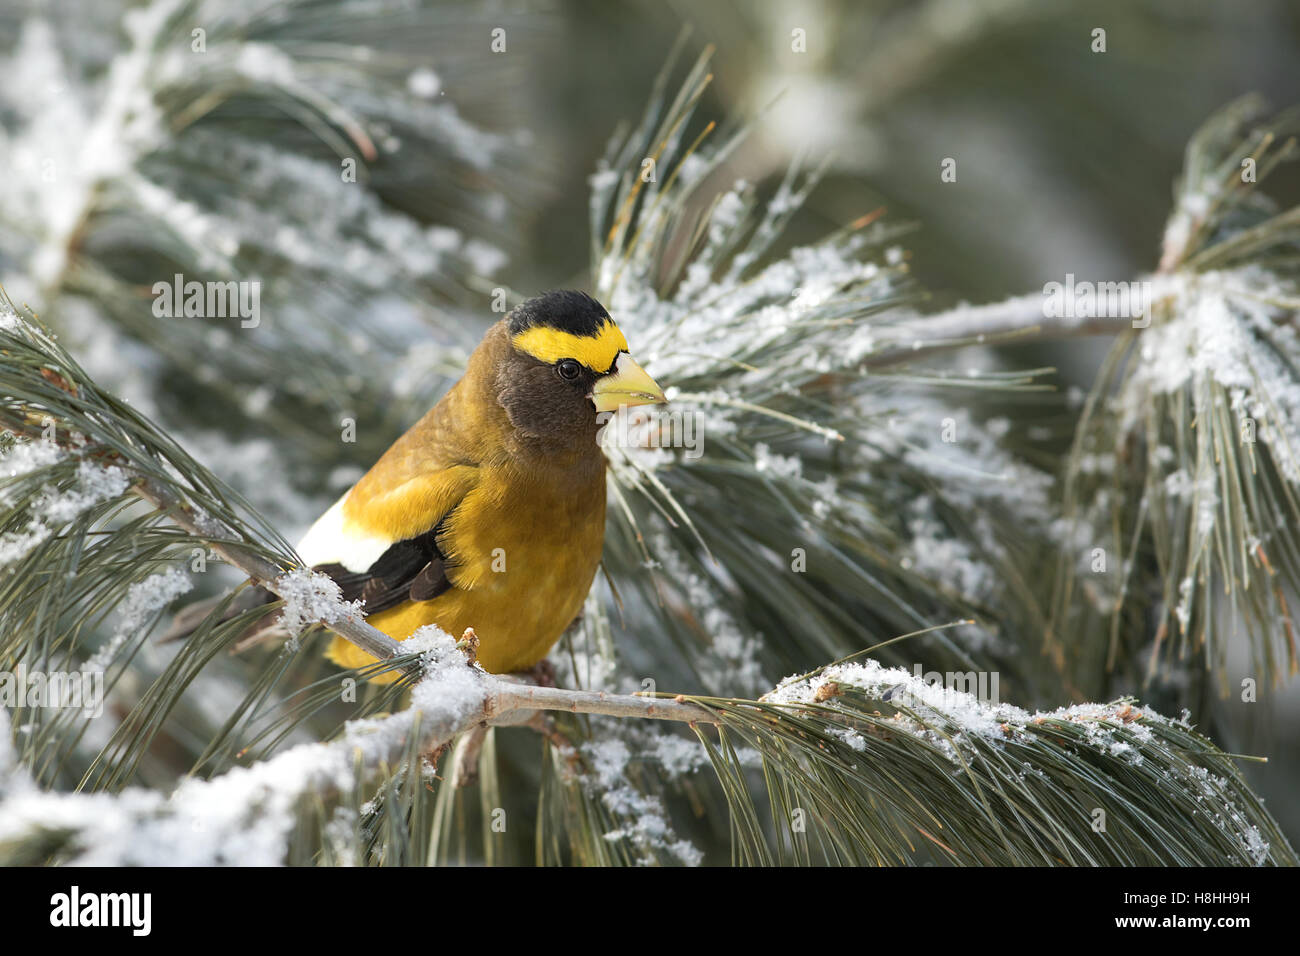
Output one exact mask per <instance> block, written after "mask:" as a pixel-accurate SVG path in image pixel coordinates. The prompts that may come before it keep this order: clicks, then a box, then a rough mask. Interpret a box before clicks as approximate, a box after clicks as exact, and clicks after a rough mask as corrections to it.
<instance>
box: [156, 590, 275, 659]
mask: <svg viewBox="0 0 1300 956" xmlns="http://www.w3.org/2000/svg"><path fill="white" fill-rule="evenodd" d="M275 600H278V599H277V598H276V596H275V595H274V594H273V593H271V592H270V591H268V590H267V589H266V588H264V587H257V586H254V587H245V588H243V589H241V590H240V591H239V592H238V593H237V594H236V595H235V596H234V597H233V598H231V597H230V596H229V595H227V594H218V595H217V596H216V597H210V598H206V599H204V600H202V601H195V602H194V603H193V604H187V605H186V606H185V607H183V608H181V609H180V610H179V611H177V612H176V616H175V617H173V618H172V623H171V626H170V627H168V628H167V630H166V631H164V632H163V634H162V635H161V636H160V637H159V638H158V640H159V642H160V643H166V642H168V641H183V640H185V638H187V637H189V636H190V635H191V634H193V633H194V632H195V631H197V630H198V629H199V626H200V625H202V624H203V622H204V621H205V620H207V618H208V616H209V615H210V614H212V613H213V612H214V611H216V610H217V608H219V607H221V605H222V604H223V603H226V602H227V601H229V603H228V604H227V605H226V608H225V610H224V611H222V612H221V616H220V617H219V618H218V619H217V621H216V623H218V624H221V623H224V622H226V621H231V620H234V619H235V618H237V617H239V616H240V615H241V614H247V613H248V612H249V611H252V610H254V609H256V608H259V607H264V606H265V605H267V604H270V603H271V602H272V601H275ZM279 624H280V615H278V614H265V615H263V616H261V617H259V618H258V619H257V620H255V621H254V622H253V623H252V624H250V625H248V627H247V628H245V629H244V630H243V632H241V633H240V635H239V637H238V638H237V639H236V642H235V650H243V649H244V648H245V647H248V646H249V645H251V644H254V643H256V642H258V641H261V640H265V639H266V638H269V637H272V636H275V635H276V634H277V633H278V632H279V630H282V629H280V628H279Z"/></svg>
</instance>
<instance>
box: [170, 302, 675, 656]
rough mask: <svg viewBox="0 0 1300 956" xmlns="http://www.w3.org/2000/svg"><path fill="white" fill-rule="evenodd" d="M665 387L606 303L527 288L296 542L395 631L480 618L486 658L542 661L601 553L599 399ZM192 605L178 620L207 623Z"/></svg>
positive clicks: (610, 400) (336, 646)
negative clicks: (444, 385)
mask: <svg viewBox="0 0 1300 956" xmlns="http://www.w3.org/2000/svg"><path fill="white" fill-rule="evenodd" d="M663 401H665V398H664V394H663V391H662V390H661V389H660V388H659V386H658V385H656V384H655V382H654V380H653V379H651V378H650V376H649V375H647V374H646V372H645V371H644V370H643V369H642V368H641V367H640V366H639V365H637V363H636V362H634V361H633V360H632V356H631V355H629V354H628V346H627V340H626V339H625V338H624V337H623V333H622V332H621V331H619V328H618V326H617V325H615V324H614V320H613V319H612V318H611V317H610V315H609V313H608V312H606V311H605V309H604V307H603V306H601V304H600V303H599V302H597V301H596V300H595V299H593V298H592V297H591V296H589V295H586V294H584V293H582V292H572V291H560V292H548V293H546V294H544V295H539V296H537V297H535V298H532V299H529V300H527V301H526V302H524V303H522V304H521V305H519V306H517V307H516V308H515V309H514V310H513V311H512V312H511V313H510V314H509V315H507V316H506V317H505V318H504V319H502V320H501V321H500V322H498V323H496V324H495V325H493V326H492V327H491V328H490V329H488V331H487V334H486V335H484V336H483V341H482V342H481V343H480V344H479V346H478V348H476V349H475V350H474V352H473V353H472V354H471V355H470V357H469V363H468V366H467V368H466V370H465V375H464V377H462V378H461V379H460V381H458V382H457V383H456V384H455V385H453V386H452V387H451V389H450V390H449V391H448V392H447V394H446V395H444V396H443V397H442V399H441V400H440V401H439V402H438V403H437V404H436V405H435V406H434V407H433V409H432V410H431V411H430V412H429V413H428V414H426V415H425V416H424V417H423V418H421V419H420V420H419V421H418V422H416V423H415V425H413V426H412V427H411V429H410V430H409V431H407V432H406V434H404V435H402V437H401V438H399V439H397V441H396V442H394V443H393V445H392V447H390V448H389V449H388V451H386V452H385V453H384V455H383V456H382V457H381V458H380V459H379V461H377V462H376V463H375V465H374V467H372V468H371V469H370V470H369V471H368V472H366V474H365V475H363V476H362V478H361V479H360V480H359V481H358V482H357V483H356V484H355V485H353V486H352V487H351V488H350V489H349V490H348V491H347V493H346V494H344V495H343V497H341V498H340V499H339V500H338V501H336V502H335V503H334V505H333V507H331V508H330V509H329V510H328V511H326V512H325V513H324V514H323V515H321V517H320V518H319V519H317V521H316V523H315V524H313V525H312V526H311V528H310V530H308V532H307V534H306V536H305V537H304V538H303V539H302V541H301V542H300V543H299V544H298V547H297V551H298V554H299V555H300V556H301V557H302V559H303V561H304V563H305V564H306V565H307V566H309V567H311V568H313V569H314V570H316V571H319V572H322V573H324V574H327V575H329V576H330V577H331V578H333V579H334V580H335V581H336V582H337V583H338V585H339V587H340V588H341V590H342V592H343V597H344V599H345V600H357V599H360V600H361V601H362V602H363V603H362V611H363V613H364V614H365V615H366V619H367V621H368V622H369V623H370V624H372V625H374V626H375V627H377V628H378V629H379V630H381V631H383V632H384V633H385V634H387V635H388V636H390V637H392V638H394V639H395V640H398V641H401V640H405V639H406V638H408V637H410V636H411V634H412V633H413V632H414V631H415V630H416V629H417V628H419V627H422V626H423V625H426V624H437V625H438V626H440V627H441V628H442V629H443V630H444V631H447V632H448V633H450V634H453V635H457V636H459V635H460V634H461V633H462V632H463V631H464V630H465V629H466V628H468V627H473V628H474V629H475V632H476V633H477V635H478V638H479V647H478V660H479V662H480V663H481V664H482V665H483V667H484V668H485V669H486V670H488V671H492V672H494V673H504V672H510V671H522V670H528V669H530V668H532V667H533V666H534V665H536V664H537V663H538V662H539V661H540V660H541V659H542V658H543V657H545V656H546V653H547V652H548V651H549V650H550V649H551V647H552V645H554V644H555V642H556V641H557V640H558V639H559V637H560V635H561V634H562V633H563V632H564V630H565V629H566V628H567V627H568V626H569V624H570V623H571V622H572V621H573V619H574V618H575V617H577V615H578V612H579V610H580V609H581V608H582V603H583V600H584V599H585V597H586V595H587V591H588V590H589V589H590V587H591V582H592V579H593V578H594V577H595V574H596V569H597V567H598V565H599V564H600V557H601V550H602V546H603V542H604V537H605V456H604V453H603V451H602V450H601V447H600V445H599V444H598V440H597V437H598V436H597V431H598V429H599V427H600V426H601V425H602V424H603V423H604V422H605V421H606V420H607V419H608V418H609V415H608V414H601V413H612V412H616V411H617V410H618V409H619V407H620V406H623V405H646V404H655V403H660V402H663ZM598 416H599V418H598ZM249 590H250V591H252V592H257V591H261V592H262V594H261V595H256V594H249V595H248V597H247V598H244V599H243V600H241V601H239V602H237V606H236V607H233V608H232V609H231V610H232V611H233V612H235V613H238V611H239V610H244V609H246V608H247V607H248V606H249V603H250V602H263V601H271V600H274V596H273V595H271V594H270V592H267V591H263V590H262V589H260V588H257V589H249ZM194 610H195V611H199V610H200V608H198V607H196V608H195V609H194ZM183 616H185V612H182V616H178V618H177V623H176V625H174V626H173V628H172V631H173V632H177V631H178V629H179V631H180V632H181V633H183V632H184V631H185V630H192V629H193V623H194V620H193V617H194V615H193V614H191V615H189V618H188V620H183V619H182V617H183ZM273 626H274V621H273V620H272V621H270V622H267V624H264V625H262V627H273ZM173 636H177V635H175V634H173ZM327 653H328V656H329V658H330V659H331V660H333V661H334V662H335V663H337V664H339V665H341V666H343V667H362V666H365V665H367V664H371V663H373V662H374V659H373V658H372V657H370V656H369V655H368V654H366V653H365V652H364V651H362V650H360V649H358V648H357V647H356V646H354V645H353V644H350V643H349V642H347V641H345V640H344V639H343V638H341V637H337V636H336V637H334V639H333V640H332V642H331V644H330V647H329V650H328V652H327ZM396 676H397V675H396V674H392V675H382V676H381V677H380V678H378V679H379V680H384V679H385V678H387V679H389V680H391V679H395V678H396Z"/></svg>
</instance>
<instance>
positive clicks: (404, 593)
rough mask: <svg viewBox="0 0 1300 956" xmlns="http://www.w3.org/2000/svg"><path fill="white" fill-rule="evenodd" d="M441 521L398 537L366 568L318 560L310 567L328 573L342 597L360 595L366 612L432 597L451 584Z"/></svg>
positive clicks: (382, 609)
mask: <svg viewBox="0 0 1300 956" xmlns="http://www.w3.org/2000/svg"><path fill="white" fill-rule="evenodd" d="M441 528H442V522H441V521H440V522H438V525H437V526H436V527H434V528H433V529H431V530H429V531H426V532H425V533H424V534H421V535H416V536H415V537H414V538H407V539H406V540H405V541H398V542H397V543H396V544H394V545H391V546H390V547H389V548H388V550H387V551H385V552H384V553H383V554H381V555H380V556H379V558H378V559H377V560H376V561H375V563H374V564H372V565H371V566H370V567H369V568H367V569H366V570H365V571H349V570H348V569H347V568H345V567H343V565H341V564H318V565H316V566H315V567H314V568H312V570H313V571H320V572H321V573H322V574H327V575H329V576H330V577H331V578H333V579H334V581H335V582H336V583H337V584H338V586H339V589H340V590H341V591H342V592H343V600H345V601H355V600H357V599H358V598H360V599H361V600H362V601H364V602H365V603H364V604H363V605H362V608H363V610H364V611H365V613H366V614H375V613H378V612H379V611H385V610H387V609H388V608H390V607H396V606H397V605H399V604H402V603H403V602H405V601H432V600H433V599H434V598H436V597H437V596H438V595H439V594H442V593H443V592H444V591H447V590H448V589H450V588H451V582H450V581H449V580H447V573H446V567H447V565H446V561H447V559H446V557H445V556H444V555H443V554H442V552H441V551H439V550H438V543H437V538H438V532H439V531H440V530H441Z"/></svg>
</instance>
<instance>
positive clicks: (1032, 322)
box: [862, 292, 1133, 368]
mask: <svg viewBox="0 0 1300 956" xmlns="http://www.w3.org/2000/svg"><path fill="white" fill-rule="evenodd" d="M1043 302H1044V295H1043V293H1041V292H1031V293H1028V294H1026V295H1018V296H1013V297H1012V298H1009V299H1005V300H1004V301H1002V302H992V303H989V304H988V305H978V306H968V305H964V306H959V307H957V308H954V309H949V310H948V311H946V312H938V313H935V314H934V315H926V316H922V317H920V318H917V319H916V320H914V321H912V322H908V323H901V324H899V325H897V326H891V327H889V328H888V329H882V330H881V333H880V334H881V337H883V336H884V335H886V334H887V335H888V336H889V338H890V339H892V340H896V341H897V343H898V344H896V345H891V346H887V347H885V348H882V349H880V350H878V351H873V352H871V353H870V354H868V355H866V356H865V357H864V358H863V360H862V366H863V368H886V367H888V366H891V365H901V364H904V363H906V362H912V361H915V360H916V359H919V358H924V357H926V356H929V355H932V354H934V353H937V352H944V351H951V350H952V349H954V348H960V347H963V346H967V345H1000V344H1003V345H1004V344H1016V345H1019V344H1023V343H1027V342H1038V341H1043V340H1047V339H1062V338H1068V337H1074V336H1082V335H1118V334H1120V333H1121V332H1124V331H1126V330H1128V329H1131V328H1132V327H1133V320H1132V319H1131V318H1128V317H1125V316H1104V315H1102V316H1085V317H1080V316H1048V315H1045V314H1044V309H1043Z"/></svg>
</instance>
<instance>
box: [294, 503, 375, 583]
mask: <svg viewBox="0 0 1300 956" xmlns="http://www.w3.org/2000/svg"><path fill="white" fill-rule="evenodd" d="M351 493H352V489H351V488H349V489H348V490H347V491H346V492H344V494H343V497H342V498H340V499H339V500H338V501H336V502H334V504H333V505H332V506H330V510H329V511H327V512H325V513H324V514H323V515H321V516H320V517H319V518H317V519H316V523H315V524H313V525H312V526H311V527H310V528H308V529H307V533H306V534H305V535H303V538H302V540H301V541H299V542H298V547H297V551H298V554H299V556H300V557H301V558H302V560H303V563H305V564H306V565H307V567H309V568H311V567H315V566H316V565H318V564H341V565H343V567H345V568H347V569H348V570H349V571H355V572H358V573H360V572H363V571H368V570H370V566H371V565H372V564H374V563H375V562H376V561H378V560H379V557H380V555H382V554H383V553H384V552H385V551H387V550H388V548H389V546H390V545H392V544H393V542H392V541H389V540H388V539H387V538H381V537H378V536H376V535H370V534H365V533H363V532H359V531H357V530H356V529H354V528H348V527H346V526H345V524H344V521H343V502H345V501H346V500H347V498H348V495H349V494H351Z"/></svg>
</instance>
